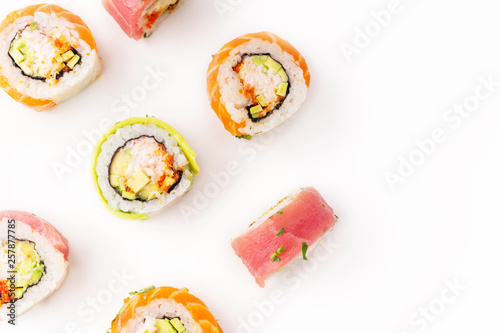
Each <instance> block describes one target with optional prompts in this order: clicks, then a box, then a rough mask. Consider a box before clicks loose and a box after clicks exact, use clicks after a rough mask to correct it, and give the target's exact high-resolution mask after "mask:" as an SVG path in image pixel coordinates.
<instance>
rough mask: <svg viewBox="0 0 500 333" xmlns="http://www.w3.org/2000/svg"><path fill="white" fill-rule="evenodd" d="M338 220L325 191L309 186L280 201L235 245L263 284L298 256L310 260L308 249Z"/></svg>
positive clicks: (233, 245) (248, 266) (252, 272)
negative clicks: (327, 201) (320, 191)
mask: <svg viewBox="0 0 500 333" xmlns="http://www.w3.org/2000/svg"><path fill="white" fill-rule="evenodd" d="M335 223H337V216H336V215H335V214H334V213H333V209H332V208H331V207H330V206H328V204H327V203H326V202H325V200H324V199H323V197H322V196H321V194H319V192H318V191H317V190H316V189H315V188H313V187H306V188H302V189H299V190H296V191H294V192H293V193H291V194H289V195H288V196H287V197H286V198H284V199H283V200H281V201H280V202H278V204H277V205H276V206H274V207H273V208H271V209H270V210H269V211H268V212H266V213H265V214H264V215H263V216H261V217H260V218H259V219H258V220H257V221H255V222H253V223H252V224H251V225H250V228H249V230H248V231H247V232H245V233H244V234H243V235H241V236H239V237H237V238H236V239H234V240H233V242H232V247H233V249H234V251H235V253H236V255H237V256H238V257H240V258H241V260H242V261H243V263H244V264H245V266H246V267H247V269H248V270H249V271H250V273H251V274H252V275H253V276H254V278H255V281H256V282H257V284H258V285H259V286H260V287H264V286H265V281H266V279H267V278H268V277H270V276H271V275H272V274H274V273H275V272H277V271H279V270H281V269H282V268H284V267H285V266H286V265H288V264H289V263H291V262H292V261H293V260H294V259H295V258H297V257H301V258H302V259H304V260H307V251H308V250H309V249H310V248H311V247H313V246H314V245H315V244H316V243H317V242H318V241H319V240H321V239H322V238H323V237H324V236H325V234H326V233H327V232H329V231H330V230H332V229H333V226H334V225H335Z"/></svg>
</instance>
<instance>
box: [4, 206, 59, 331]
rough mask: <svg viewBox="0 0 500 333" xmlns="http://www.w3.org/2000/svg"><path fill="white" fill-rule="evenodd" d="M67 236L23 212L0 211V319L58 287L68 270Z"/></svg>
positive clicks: (42, 297)
mask: <svg viewBox="0 0 500 333" xmlns="http://www.w3.org/2000/svg"><path fill="white" fill-rule="evenodd" d="M68 255H69V245H68V240H67V239H66V238H64V236H63V235H61V234H60V233H59V231H57V229H56V228H54V227H53V226H52V225H51V224H50V223H49V222H47V221H45V220H43V219H41V218H39V217H37V216H35V215H33V214H30V213H26V212H18V211H4V212H0V321H2V320H11V319H14V318H15V317H16V316H19V315H21V314H23V313H25V312H26V311H28V310H29V309H31V308H32V307H33V306H35V305H36V304H38V303H39V302H41V301H43V300H44V299H45V298H47V297H48V296H49V295H51V294H52V293H53V292H54V291H56V289H58V288H59V287H60V286H61V285H62V283H63V281H64V279H65V277H66V273H67V271H68V265H69V261H68Z"/></svg>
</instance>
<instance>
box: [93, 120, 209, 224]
mask: <svg viewBox="0 0 500 333" xmlns="http://www.w3.org/2000/svg"><path fill="white" fill-rule="evenodd" d="M195 157H196V153H195V152H194V151H193V150H192V149H191V148H190V147H189V145H188V143H187V142H186V140H185V139H184V138H183V137H182V136H181V135H180V134H179V133H178V132H177V131H176V130H175V129H174V128H173V127H172V126H170V125H168V124H167V123H165V122H163V121H161V120H159V119H156V118H154V117H142V118H141V117H134V118H130V119H127V120H124V121H121V122H119V123H117V124H116V125H114V126H113V127H111V128H110V129H109V131H108V132H106V133H105V134H104V135H103V137H102V138H101V139H100V140H99V141H98V142H97V146H96V149H95V152H94V159H93V161H94V162H93V165H92V173H93V179H94V184H95V186H96V188H97V191H98V193H99V196H100V197H101V199H102V201H103V202H104V204H105V205H106V207H107V208H108V209H109V210H110V211H111V212H112V213H113V214H115V215H116V216H118V217H120V218H123V219H130V220H144V219H147V218H149V217H150V216H151V215H153V214H155V213H158V212H159V211H161V210H162V209H164V208H166V207H167V206H169V205H171V204H172V203H174V202H175V201H177V200H178V199H180V198H181V197H182V196H183V195H185V194H186V193H187V192H188V191H189V189H190V188H191V185H192V183H193V180H194V175H195V174H197V173H198V172H199V167H198V164H197V163H196V159H195Z"/></svg>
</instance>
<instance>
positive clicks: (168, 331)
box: [111, 286, 222, 333]
mask: <svg viewBox="0 0 500 333" xmlns="http://www.w3.org/2000/svg"><path fill="white" fill-rule="evenodd" d="M130 294H131V295H132V297H130V298H126V299H125V304H124V305H123V306H122V308H121V309H120V311H119V312H118V315H117V316H116V318H115V319H114V320H113V321H112V323H111V333H146V332H156V333H222V329H221V328H220V326H219V324H218V323H217V320H216V319H215V318H214V316H213V315H212V314H211V313H210V311H209V310H208V308H207V306H206V305H205V303H203V302H202V301H201V300H199V299H198V298H196V297H194V296H193V295H191V294H190V293H189V291H188V290H187V289H176V288H171V287H159V288H156V287H155V286H152V287H149V288H145V289H143V290H141V291H138V292H133V293H130Z"/></svg>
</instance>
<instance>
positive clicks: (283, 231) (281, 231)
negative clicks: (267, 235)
mask: <svg viewBox="0 0 500 333" xmlns="http://www.w3.org/2000/svg"><path fill="white" fill-rule="evenodd" d="M284 233H285V228H281V229H280V231H278V232H277V233H276V236H281V235H283V234H284Z"/></svg>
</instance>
